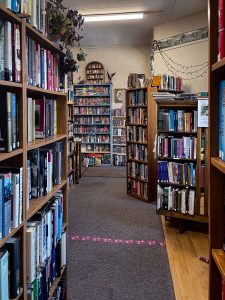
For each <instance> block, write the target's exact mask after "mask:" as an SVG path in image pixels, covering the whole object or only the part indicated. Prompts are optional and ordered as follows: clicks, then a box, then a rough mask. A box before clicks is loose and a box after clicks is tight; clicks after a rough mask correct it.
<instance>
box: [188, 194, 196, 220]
mask: <svg viewBox="0 0 225 300" xmlns="http://www.w3.org/2000/svg"><path fill="white" fill-rule="evenodd" d="M188 206H189V215H192V216H193V215H194V213H195V191H194V190H190V191H189V196H188Z"/></svg>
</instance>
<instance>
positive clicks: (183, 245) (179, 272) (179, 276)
mask: <svg viewBox="0 0 225 300" xmlns="http://www.w3.org/2000/svg"><path fill="white" fill-rule="evenodd" d="M162 222H163V230H164V234H165V239H166V247H167V252H168V257H169V262H170V269H171V273H172V278H173V285H174V290H175V295H176V300H207V299H208V272H209V265H208V264H207V263H205V262H203V261H200V260H199V257H200V256H203V257H206V258H208V257H209V254H208V249H209V243H208V234H207V230H206V229H205V228H202V227H201V228H200V229H197V230H198V231H193V228H190V230H189V228H188V230H187V231H185V233H183V234H181V233H179V230H178V229H177V227H178V223H177V222H176V221H173V222H169V221H165V219H164V217H163V216H162ZM194 230H196V228H194Z"/></svg>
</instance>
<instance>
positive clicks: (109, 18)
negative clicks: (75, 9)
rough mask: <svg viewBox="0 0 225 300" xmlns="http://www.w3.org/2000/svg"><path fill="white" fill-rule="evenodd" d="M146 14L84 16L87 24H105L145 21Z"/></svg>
mask: <svg viewBox="0 0 225 300" xmlns="http://www.w3.org/2000/svg"><path fill="white" fill-rule="evenodd" d="M143 17H144V13H143V12H141V13H140V12H139V13H124V14H122V13H121V14H105V15H88V16H84V21H85V22H104V21H118V20H137V19H143Z"/></svg>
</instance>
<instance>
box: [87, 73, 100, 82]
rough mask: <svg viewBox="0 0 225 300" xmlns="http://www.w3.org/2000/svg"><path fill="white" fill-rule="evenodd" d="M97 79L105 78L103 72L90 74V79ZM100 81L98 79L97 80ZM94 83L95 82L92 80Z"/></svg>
mask: <svg viewBox="0 0 225 300" xmlns="http://www.w3.org/2000/svg"><path fill="white" fill-rule="evenodd" d="M90 79H91V80H97V79H100V80H102V79H103V74H102V73H101V74H89V75H88V80H90ZM97 81H98V80H97ZM92 83H93V82H92ZM97 83H98V82H97Z"/></svg>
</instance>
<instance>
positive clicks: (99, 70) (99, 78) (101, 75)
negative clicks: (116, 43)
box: [86, 61, 105, 84]
mask: <svg viewBox="0 0 225 300" xmlns="http://www.w3.org/2000/svg"><path fill="white" fill-rule="evenodd" d="M86 82H87V83H90V84H104V83H105V70H104V66H103V64H102V63H100V62H98V61H92V62H90V63H89V64H87V66H86Z"/></svg>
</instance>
